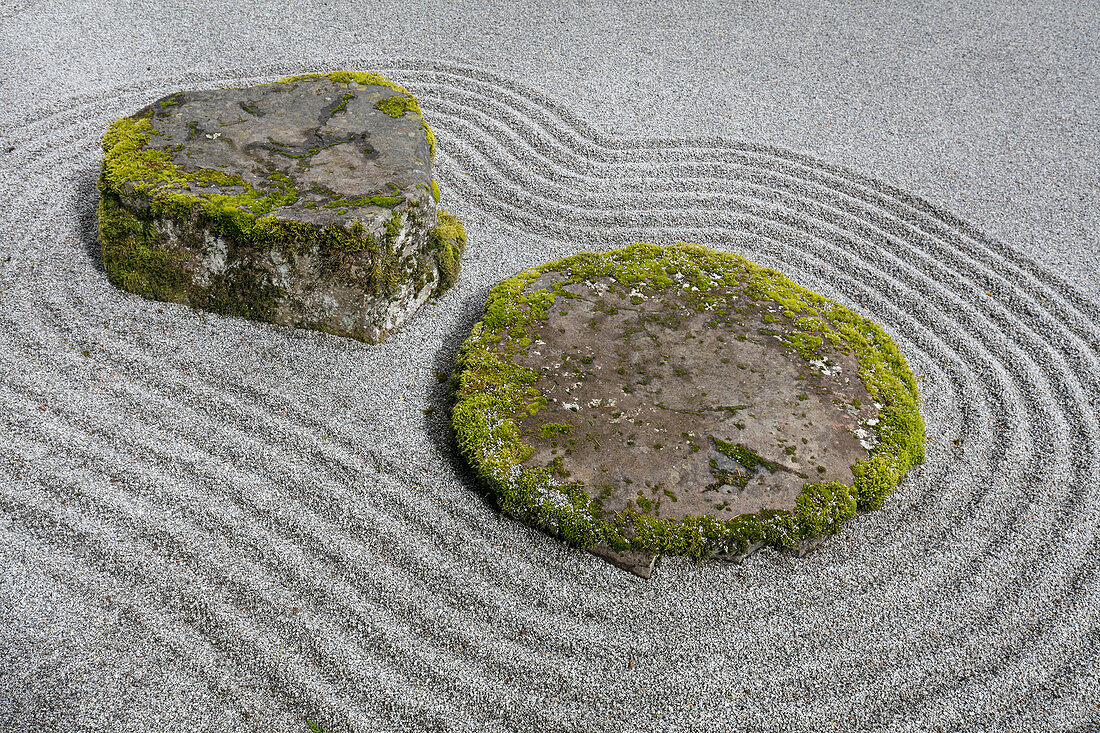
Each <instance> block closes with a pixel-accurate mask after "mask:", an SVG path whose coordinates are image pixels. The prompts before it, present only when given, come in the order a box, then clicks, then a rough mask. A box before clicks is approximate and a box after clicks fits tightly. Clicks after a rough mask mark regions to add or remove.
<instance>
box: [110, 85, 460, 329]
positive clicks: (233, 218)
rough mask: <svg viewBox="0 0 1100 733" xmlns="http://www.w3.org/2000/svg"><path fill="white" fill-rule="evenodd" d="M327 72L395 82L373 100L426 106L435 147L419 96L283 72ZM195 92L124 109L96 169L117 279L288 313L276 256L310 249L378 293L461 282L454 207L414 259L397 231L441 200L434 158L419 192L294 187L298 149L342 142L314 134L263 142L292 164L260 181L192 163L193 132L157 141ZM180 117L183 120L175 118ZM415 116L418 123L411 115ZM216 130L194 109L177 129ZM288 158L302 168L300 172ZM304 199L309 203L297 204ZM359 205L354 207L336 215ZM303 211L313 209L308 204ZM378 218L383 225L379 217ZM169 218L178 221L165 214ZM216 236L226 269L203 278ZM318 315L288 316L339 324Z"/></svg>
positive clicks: (212, 304) (325, 267) (244, 312)
mask: <svg viewBox="0 0 1100 733" xmlns="http://www.w3.org/2000/svg"><path fill="white" fill-rule="evenodd" d="M321 77H324V78H326V79H328V80H330V81H331V82H333V83H334V84H338V85H339V84H343V85H347V84H363V85H372V86H377V87H383V88H384V89H389V90H392V91H393V92H394V94H393V95H391V96H388V97H385V96H384V97H383V98H382V99H381V100H379V102H378V105H380V107H379V108H380V109H381V110H382V111H383V112H385V113H386V114H388V115H391V116H395V117H398V116H405V115H407V114H413V115H415V116H416V117H417V118H419V120H420V123H421V127H422V129H423V130H424V134H425V138H426V140H427V143H428V147H429V151H430V153H432V154H434V145H435V143H434V135H433V134H432V132H431V129H430V128H429V127H428V126H427V124H426V123H424V122H423V116H422V114H421V110H420V107H419V104H418V103H417V102H416V99H415V97H413V96H412V95H411V94H409V92H408V91H407V90H406V89H404V88H403V87H401V86H399V85H397V84H394V83H393V82H391V81H389V80H387V79H385V78H384V77H382V76H380V75H378V74H372V73H366V72H351V71H341V72H332V73H328V74H304V75H299V76H295V77H288V78H285V79H281V80H280V81H279V82H277V84H293V83H295V82H300V81H306V80H310V79H317V78H321ZM266 86H270V85H266ZM336 91H337V93H339V92H340V91H341V90H340V89H339V88H338V89H337V90H336ZM354 91H355V90H354V89H353V90H351V91H347V92H345V93H344V94H343V96H342V97H340V98H338V100H337V101H336V102H335V103H334V104H333V105H331V107H332V109H331V110H329V111H328V113H327V114H328V115H329V116H331V115H332V114H335V113H337V112H343V111H345V109H346V108H347V107H348V103H349V101H350V100H352V99H354V98H355V94H353V93H352V92H354ZM189 94H191V93H177V94H174V95H171V96H169V97H166V98H164V99H162V100H160V101H159V102H155V103H153V104H152V105H149V106H148V107H146V108H144V109H143V110H141V111H139V112H138V113H136V114H134V115H131V116H129V117H123V118H121V119H119V120H117V121H116V122H114V123H113V124H112V125H111V126H110V128H109V129H108V130H107V132H106V133H105V135H104V137H103V164H102V168H101V172H100V176H99V180H98V187H99V191H100V202H99V206H98V215H99V241H100V245H101V248H102V252H103V262H104V267H105V269H106V270H107V273H108V276H109V278H110V280H111V281H112V282H113V283H114V284H116V285H117V286H119V287H121V288H124V289H126V290H130V291H132V292H135V293H139V294H141V295H144V296H146V297H150V298H154V299H157V300H164V301H172V302H178V303H184V304H188V305H192V306H194V307H199V308H204V309H208V310H212V311H216V312H219V313H224V314H228V315H240V316H245V317H249V318H255V319H259V320H270V321H274V322H284V323H285V322H287V319H288V318H290V317H291V316H288V315H287V311H288V310H293V308H289V309H288V308H287V307H283V308H282V309H281V310H282V312H281V313H277V311H279V310H280V308H279V304H280V301H282V300H283V299H284V296H287V292H286V291H284V290H283V289H281V288H280V287H279V286H277V285H276V284H275V282H274V280H273V277H272V271H273V270H275V269H279V268H280V267H282V268H284V269H285V267H286V264H279V263H287V264H289V265H290V266H291V267H294V266H295V264H294V263H307V262H309V261H310V260H311V258H315V261H316V262H317V263H318V264H317V265H316V266H317V267H320V268H321V270H322V271H326V272H329V273H333V274H335V275H337V276H338V277H339V279H340V282H341V283H343V284H344V285H346V286H348V287H357V288H362V290H363V291H364V292H366V293H367V294H368V295H371V296H377V297H378V298H379V299H384V298H385V297H388V296H391V295H393V294H394V293H397V292H398V291H401V292H406V290H407V289H408V288H409V287H412V292H413V293H421V292H422V291H423V290H424V288H425V287H427V286H428V285H429V284H431V283H433V281H437V282H435V284H434V285H433V287H432V288H431V290H430V293H431V294H432V295H438V294H440V293H442V292H443V291H444V290H446V289H447V288H448V287H450V285H451V284H453V282H454V280H455V279H456V278H457V274H458V269H459V260H460V255H461V253H462V250H463V248H464V246H465V231H464V230H462V225H461V224H460V223H458V221H457V220H456V219H455V218H454V217H453V216H451V215H450V214H447V213H446V212H438V216H439V226H437V227H436V228H435V229H434V230H432V231H430V232H426V231H425V230H423V229H422V230H420V232H421V233H420V234H418V235H417V236H418V237H419V238H420V239H419V240H418V241H420V242H421V243H422V244H421V245H418V246H420V247H422V248H423V250H424V251H422V252H419V253H418V254H417V255H416V256H414V257H410V256H408V252H407V251H406V252H405V253H404V254H403V253H402V251H401V249H402V247H401V246H398V242H397V240H398V238H399V236H401V224H402V223H403V222H406V223H408V224H409V226H414V225H417V224H418V223H419V222H425V223H426V222H429V221H431V220H432V219H434V218H435V212H434V211H432V209H434V203H433V199H434V201H435V202H438V198H437V192H438V189H437V188H435V187H434V181H432V180H430V169H427V171H428V173H427V176H426V180H425V181H424V182H423V184H422V186H420V188H423V189H424V190H425V191H428V193H427V194H422V193H420V188H416V189H410V190H411V191H413V194H416V195H411V194H410V193H409V192H402V191H399V190H397V187H396V186H392V184H391V186H390V189H389V190H387V191H385V192H382V193H378V194H371V195H357V196H347V195H338V194H336V193H335V192H333V191H331V190H328V189H326V188H324V186H319V185H316V184H314V185H312V188H309V184H307V185H305V186H304V187H303V190H302V191H299V190H298V188H297V187H296V184H295V178H293V176H298V175H300V174H301V171H302V170H306V169H307V168H308V166H307V165H306V164H305V163H302V162H295V161H297V160H298V158H301V157H302V156H306V157H307V158H308V157H309V156H312V155H316V154H317V153H319V152H321V151H322V150H323V149H324V148H326V147H331V146H332V145H335V144H338V143H339V142H342V140H337V141H336V142H327V143H323V144H318V145H315V146H314V147H312V148H309V149H308V150H306V151H305V152H299V150H298V148H297V147H295V146H291V145H288V144H285V143H277V142H275V141H274V140H269V143H270V144H269V145H267V147H266V149H268V150H269V151H270V152H271V153H274V154H276V159H278V156H280V155H281V156H284V157H288V158H289V159H290V162H289V163H288V164H287V166H286V167H285V172H283V171H278V170H276V171H272V172H270V173H268V174H267V175H264V174H263V173H260V174H259V175H260V180H257V179H256V177H255V176H252V178H251V180H249V179H246V178H245V177H244V176H242V175H238V174H237V173H236V172H234V170H233V169H232V166H230V167H228V168H227V169H226V170H219V169H214V168H204V167H196V165H195V164H193V163H191V162H189V160H188V159H187V158H185V157H184V156H186V155H188V154H189V152H188V151H186V150H185V148H187V146H188V145H192V144H194V143H193V142H187V143H186V144H185V143H180V144H176V145H172V144H171V143H172V142H174V140H171V139H168V142H160V140H162V139H166V138H165V133H163V132H162V130H163V129H165V127H164V126H163V125H167V124H168V121H169V118H170V117H172V116H173V115H178V114H181V113H180V111H179V110H181V109H185V105H186V104H187V102H188V99H189V96H188V95H189ZM278 96H280V97H282V96H283V95H281V94H280V95H278ZM240 108H241V111H242V112H244V113H247V114H248V115H253V116H260V117H262V114H261V110H260V109H259V108H257V107H254V106H250V105H247V104H245V103H243V102H242V103H241V105H240ZM180 119H181V118H180V117H176V118H175V120H180ZM184 119H185V118H184ZM182 125H184V123H183V122H178V123H177V124H176V127H180V126H182ZM410 126H412V129H415V125H414V124H413V123H411V122H410ZM158 128H159V129H158ZM219 134H220V133H218V132H215V131H213V130H212V131H211V132H209V133H208V132H206V131H205V130H204V129H203V125H202V121H201V120H200V121H199V122H195V121H191V122H190V123H189V125H187V126H185V127H183V132H182V135H177V137H178V138H179V139H181V140H182V139H183V138H184V137H186V138H187V140H188V141H198V140H205V141H212V140H216V139H217V138H218V137H219ZM353 137H354V136H353ZM222 139H223V140H224V139H225V138H224V137H223V138H222ZM420 144H421V145H423V142H421V143H420ZM230 147H232V143H230ZM303 147H305V146H303ZM421 150H422V148H421ZM181 151H182V152H181ZM420 155H421V156H423V153H420ZM294 166H297V169H296V170H292V168H293V167H294ZM303 166H305V167H304V168H303ZM296 171H297V172H296ZM287 173H289V174H290V175H287ZM248 175H251V174H248ZM429 183H430V184H431V185H432V189H431V190H430V191H429V190H428V185H429ZM305 188H309V190H305ZM303 197H305V198H306V199H307V202H306V203H302V202H301V200H302V199H303ZM353 210H354V212H357V213H353V214H351V215H349V216H348V217H347V218H346V219H343V218H341V217H343V215H344V214H345V213H347V212H349V211H353ZM320 212H331V216H329V215H328V214H326V215H325V216H323V217H322V216H319V214H320ZM303 213H304V214H308V216H300V214H303ZM353 217H361V218H362V219H363V220H360V219H359V218H353ZM364 220H370V221H371V222H374V223H373V224H372V226H374V227H375V231H374V234H372V232H371V231H370V230H369V229H368V228H366V227H364V225H363V221H364ZM380 220H381V221H383V224H378V222H379V221H380ZM314 222H319V223H314ZM171 223H175V224H178V225H179V226H175V227H173V226H168V225H169V224H171ZM368 223H369V222H368ZM420 226H424V225H423V224H420ZM379 227H380V228H381V233H379V231H378V228H379ZM212 240H218V241H219V242H220V243H224V246H225V248H226V250H227V255H226V257H227V262H228V264H229V265H230V266H231V269H232V271H231V272H229V271H227V272H225V273H214V274H212V275H210V276H209V277H206V278H200V279H201V280H202V282H201V283H199V282H196V273H195V267H196V264H197V262H198V258H197V257H196V254H197V253H198V252H200V251H202V250H203V249H204V248H208V247H209V246H210V241H212ZM403 241H410V240H403ZM218 246H222V245H221V244H219V245H218ZM259 261H264V262H266V263H268V264H267V265H266V266H264V267H261V266H258V265H257V264H256V263H257V262H259ZM272 263H274V264H272ZM303 266H306V265H303ZM403 288H404V289H406V290H402V289H403ZM402 297H411V296H407V295H406V296H402ZM417 297H419V296H417ZM418 302H419V301H418ZM314 321H315V319H313V320H311V318H310V317H304V318H301V319H299V320H298V321H295V322H291V323H289V325H298V326H302V327H307V328H317V329H320V330H333V327H332V326H331V324H329V325H325V324H324V323H323V322H321V321H316V322H314ZM372 328H373V327H372ZM335 332H337V333H342V335H347V336H352V337H356V338H365V339H366V340H372V341H373V340H377V339H378V338H380V337H381V336H383V335H384V329H382V330H379V329H378V328H374V330H368V331H363V330H362V329H358V330H356V329H352V330H350V331H346V332H345V331H341V330H340V329H336V330H335ZM372 333H373V334H374V335H371V334H372Z"/></svg>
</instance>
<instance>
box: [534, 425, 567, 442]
mask: <svg viewBox="0 0 1100 733" xmlns="http://www.w3.org/2000/svg"><path fill="white" fill-rule="evenodd" d="M572 432H573V426H572V425H570V424H569V423H567V422H548V423H545V424H544V425H543V426H542V427H541V428H539V435H541V436H542V437H544V438H546V439H547V440H549V439H550V438H552V437H554V436H555V435H569V434H570V433H572Z"/></svg>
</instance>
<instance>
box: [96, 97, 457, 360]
mask: <svg viewBox="0 0 1100 733" xmlns="http://www.w3.org/2000/svg"><path fill="white" fill-rule="evenodd" d="M402 96H403V95H402V94H401V93H400V92H398V91H395V90H394V89H391V88H389V87H386V86H381V85H375V84H358V83H355V82H354V81H353V82H350V83H337V82H334V81H332V80H331V79H329V78H328V77H323V76H321V77H314V78H306V79H298V80H295V81H292V82H288V83H272V84H263V85H259V86H253V87H247V88H229V89H216V90H207V91H186V92H181V93H177V94H172V95H169V96H166V97H164V98H162V99H160V100H158V101H157V102H154V103H153V104H152V105H149V106H148V107H146V108H144V109H142V110H140V111H139V112H137V113H136V114H135V115H134V118H135V119H138V118H141V117H146V116H150V115H151V118H150V121H151V123H152V125H153V128H154V129H155V130H156V131H157V132H158V133H159V134H154V135H150V136H149V137H150V140H149V142H148V144H147V145H146V148H155V149H157V150H163V151H165V152H166V153H168V154H169V155H170V156H171V157H172V162H173V163H174V164H175V165H176V166H178V167H179V168H180V169H182V171H183V172H184V173H185V174H187V175H188V176H189V177H190V178H191V180H188V181H187V182H185V183H182V184H180V183H176V184H174V185H172V186H171V188H170V190H172V191H173V192H175V193H184V194H189V195H192V196H195V197H196V199H198V200H202V199H216V198H218V197H221V196H229V197H237V196H240V195H241V194H246V193H248V189H247V188H246V187H244V186H241V185H227V184H226V183H225V182H224V181H223V182H218V181H215V182H211V181H209V180H203V176H202V172H203V171H220V172H223V173H227V174H231V175H239V176H240V178H241V179H243V180H244V181H245V182H246V183H247V184H248V185H249V186H251V187H252V189H253V190H254V191H255V192H256V193H257V194H259V195H263V194H270V195H272V196H277V197H280V200H279V204H280V205H277V206H275V207H274V208H273V209H271V211H270V212H267V211H265V208H267V207H264V206H255V207H251V208H250V207H249V206H248V205H247V204H245V205H243V206H242V207H241V208H242V210H243V211H244V212H246V213H253V214H254V215H255V216H262V215H264V214H266V213H270V215H271V216H274V217H275V218H276V219H278V220H279V221H280V222H299V223H303V224H308V225H311V226H312V227H314V228H315V229H316V230H317V231H318V232H323V231H325V230H326V229H328V230H332V228H333V227H338V228H339V230H338V231H337V234H340V235H341V236H342V237H345V238H346V237H347V236H348V235H347V233H346V232H347V231H351V230H352V228H353V227H359V226H361V227H362V229H361V231H362V235H361V237H359V241H358V242H357V243H354V244H353V246H352V247H350V248H348V247H346V246H344V245H343V244H341V246H340V247H338V248H336V247H330V248H329V250H328V251H326V250H325V245H324V244H323V243H317V242H313V243H310V244H309V245H307V246H305V247H301V246H299V247H296V248H293V249H291V248H285V247H270V246H266V247H264V246H251V245H250V243H249V242H244V241H238V240H236V239H234V238H233V237H227V236H224V235H221V234H219V232H218V231H217V230H216V229H213V228H211V227H210V226H209V225H208V224H207V223H205V222H203V221H201V220H199V219H197V218H195V217H173V216H163V215H161V216H153V217H152V218H151V221H150V222H149V226H150V229H148V230H146V231H151V232H152V234H153V235H154V238H155V240H156V241H155V244H154V246H158V247H162V248H164V249H166V250H169V251H173V252H181V253H183V254H184V255H186V257H185V259H184V267H185V269H186V270H187V271H188V272H189V273H190V275H191V284H192V285H193V287H192V288H189V289H188V292H186V293H184V294H183V295H182V296H177V295H175V294H173V295H171V296H169V297H168V299H172V300H176V301H177V302H186V303H188V304H189V305H195V306H198V307H203V308H207V309H210V310H215V311H220V312H228V313H232V314H234V315H245V316H249V317H256V318H260V319H262V320H269V321H273V322H276V323H282V324H285V325H292V326H303V327H308V328H317V329H320V330H326V331H331V332H334V333H338V334H341V335H348V336H353V337H356V338H360V339H363V340H367V341H378V340H380V339H381V338H383V337H384V336H385V335H386V334H387V333H388V332H390V331H392V330H393V329H394V328H396V327H397V326H398V325H399V324H400V323H401V322H402V321H403V320H404V319H405V318H407V317H408V316H409V315H410V314H411V313H412V312H413V311H415V310H416V309H417V308H418V307H419V306H420V305H421V304H422V303H423V302H424V301H425V300H426V299H427V298H428V297H429V296H431V295H432V293H433V292H434V291H435V290H436V289H438V286H439V283H440V282H441V277H440V271H439V263H438V262H437V261H436V260H435V258H434V256H433V254H432V253H431V252H429V249H430V238H429V234H430V232H431V230H432V228H434V227H435V225H436V223H437V214H436V208H435V201H434V199H433V196H432V177H431V156H430V149H429V143H428V139H427V136H426V134H425V133H426V129H425V126H424V124H423V122H422V118H421V116H420V115H419V114H418V113H417V112H415V111H410V112H406V113H405V114H404V115H402V116H391V114H387V112H385V111H383V110H382V109H379V108H377V107H376V105H377V104H379V103H380V102H384V101H385V100H387V99H388V98H390V97H399V98H400V97H402ZM230 183H231V182H230ZM133 189H134V187H133V186H132V185H130V184H126V185H124V186H123V187H122V190H121V191H120V192H119V193H120V194H121V195H120V196H119V199H118V202H117V203H118V204H119V206H118V208H117V210H118V213H120V214H121V215H123V216H125V215H127V214H136V215H137V216H138V217H141V216H142V215H143V208H144V207H145V206H147V201H146V200H145V198H144V197H142V196H140V195H137V196H134V195H132V194H133V192H134V191H133ZM104 246H105V248H106V247H107V244H105V245H104ZM334 252H335V253H336V254H333V253H334ZM105 260H106V261H107V262H108V270H109V271H110V270H111V267H110V258H109V257H105ZM225 282H228V283H229V285H228V286H225V285H224V283H225ZM123 286H124V287H125V286H126V285H125V283H123ZM226 287H228V289H229V291H230V293H229V298H230V299H228V300H227V298H226V297H225V294H224V293H223V292H222V291H224V290H225V289H226ZM219 288H221V290H219ZM265 288H266V289H267V290H265V291H264V292H265V293H268V292H270V293H273V294H274V295H272V296H270V297H267V298H266V301H265V302H264V303H263V304H261V305H259V306H257V305H255V304H254V303H251V302H245V303H244V304H243V305H240V301H241V296H240V293H236V292H233V291H234V290H236V291H242V292H244V293H246V294H247V293H249V292H251V291H254V290H262V289H265ZM139 292H140V291H139ZM143 294H148V293H143ZM153 297H160V296H159V295H154V296H153ZM244 297H245V298H247V295H245V296H244Z"/></svg>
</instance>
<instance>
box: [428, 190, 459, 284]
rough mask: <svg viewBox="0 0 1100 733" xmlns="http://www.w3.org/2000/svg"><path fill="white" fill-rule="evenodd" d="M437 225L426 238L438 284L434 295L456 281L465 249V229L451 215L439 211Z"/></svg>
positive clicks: (441, 210)
mask: <svg viewBox="0 0 1100 733" xmlns="http://www.w3.org/2000/svg"><path fill="white" fill-rule="evenodd" d="M436 214H437V217H438V223H437V224H436V227H435V228H434V229H432V231H431V233H430V234H429V236H428V249H429V251H430V252H432V253H433V255H434V257H435V262H436V269H437V270H438V271H439V284H438V285H437V287H436V290H435V295H437V296H438V295H441V294H442V293H444V292H446V291H447V290H448V289H449V288H450V287H451V286H452V285H454V284H455V282H456V281H457V280H458V271H459V266H460V260H461V257H462V252H463V251H464V250H465V249H466V228H465V227H463V226H462V222H460V221H459V220H458V218H457V217H455V216H454V215H453V214H451V213H449V212H447V211H444V210H443V209H439V210H438V211H437V212H436Z"/></svg>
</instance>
